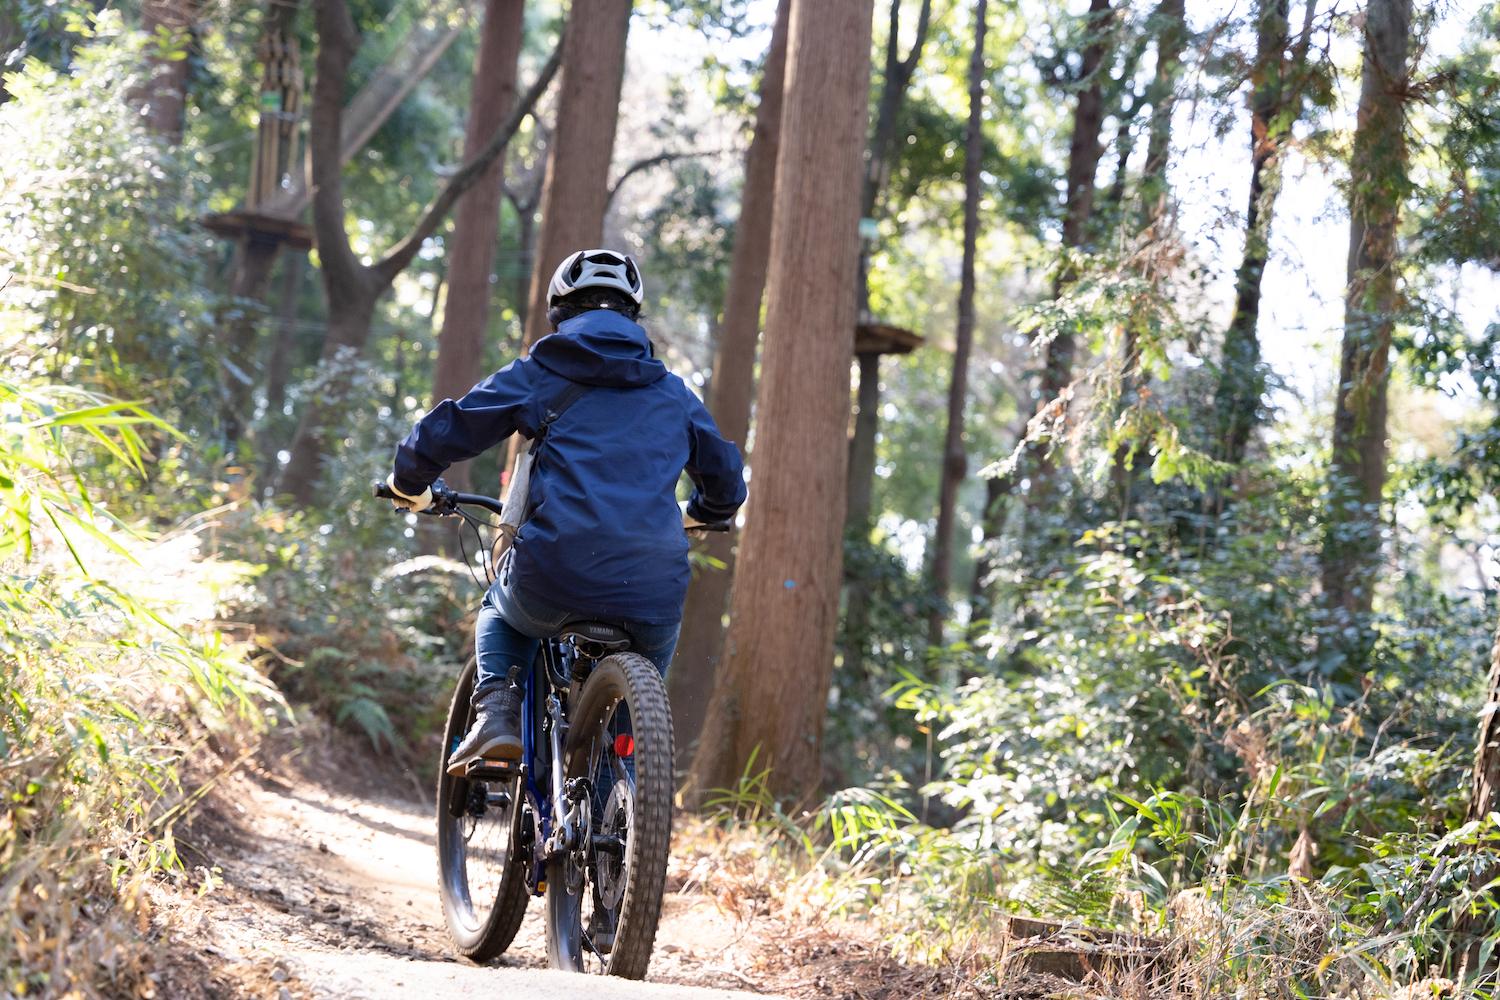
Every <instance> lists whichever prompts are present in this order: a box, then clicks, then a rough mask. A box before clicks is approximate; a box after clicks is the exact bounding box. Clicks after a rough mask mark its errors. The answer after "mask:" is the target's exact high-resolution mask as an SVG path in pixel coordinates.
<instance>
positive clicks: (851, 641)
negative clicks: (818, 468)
mask: <svg viewBox="0 0 1500 1000" xmlns="http://www.w3.org/2000/svg"><path fill="white" fill-rule="evenodd" d="M931 19H932V3H931V2H930V0H922V6H921V7H920V8H919V9H918V11H917V33H916V37H915V38H914V39H913V40H912V46H911V50H910V51H908V52H907V54H906V58H905V59H902V58H901V56H900V51H901V50H900V36H901V0H891V11H890V27H889V28H888V29H887V32H886V39H885V71H884V80H883V83H882V86H881V89H880V105H879V107H878V108H877V109H876V112H875V131H874V132H873V133H872V134H871V136H870V152H869V158H868V162H867V163H866V167H865V176H864V183H863V186H862V188H861V192H860V218H862V219H873V218H875V217H876V213H877V212H879V211H880V196H881V195H882V194H883V193H884V192H885V189H886V186H887V185H888V184H889V183H890V179H891V171H892V169H894V164H895V160H896V159H897V155H896V149H897V142H896V123H897V120H898V119H899V117H900V114H901V106H902V105H903V104H904V103H905V102H906V93H907V91H908V90H909V89H910V88H911V81H912V77H913V75H915V73H916V71H917V66H918V64H919V63H920V62H921V61H922V50H923V48H924V47H925V46H926V44H927V33H928V27H929V25H930V23H931ZM872 247H873V242H872V241H870V240H861V241H860V254H859V276H858V286H857V300H856V301H857V306H856V313H855V318H856V322H860V323H863V322H865V321H867V320H871V319H874V317H873V316H871V315H870V285H869V253H870V250H871V248H872ZM858 405H859V413H858V414H857V415H856V416H855V419H854V439H853V440H852V441H850V442H849V481H848V487H847V491H846V496H845V500H844V506H845V511H846V517H845V522H844V532H845V534H846V535H847V536H849V537H851V538H857V539H859V541H860V543H861V544H865V545H868V544H869V537H870V509H871V506H872V505H873V503H874V499H875V437H876V435H877V434H878V433H879V432H880V355H879V354H861V355H860V356H859V400H858ZM869 630H870V582H869V581H868V580H866V579H864V578H863V577H862V576H861V575H860V574H859V573H858V572H857V571H855V572H853V573H851V575H850V580H849V597H848V603H847V607H846V608H845V612H844V639H843V643H842V646H843V651H844V663H845V666H847V667H848V668H850V669H851V670H852V671H854V672H855V673H856V674H858V673H859V672H860V671H862V670H863V668H864V647H865V644H866V640H867V638H868V635H869Z"/></svg>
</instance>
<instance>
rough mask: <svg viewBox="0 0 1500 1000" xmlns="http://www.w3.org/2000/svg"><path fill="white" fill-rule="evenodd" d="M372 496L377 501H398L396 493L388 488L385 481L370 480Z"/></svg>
mask: <svg viewBox="0 0 1500 1000" xmlns="http://www.w3.org/2000/svg"><path fill="white" fill-rule="evenodd" d="M370 495H371V496H373V497H374V498H375V499H377V500H394V499H396V491H395V490H393V489H391V488H390V487H389V486H387V485H386V484H385V480H383V479H372V480H370Z"/></svg>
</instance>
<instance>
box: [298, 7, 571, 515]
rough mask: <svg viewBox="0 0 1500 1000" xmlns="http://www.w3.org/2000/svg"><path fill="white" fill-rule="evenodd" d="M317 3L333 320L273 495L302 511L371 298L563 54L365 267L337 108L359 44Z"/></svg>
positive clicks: (532, 101) (506, 135)
mask: <svg viewBox="0 0 1500 1000" xmlns="http://www.w3.org/2000/svg"><path fill="white" fill-rule="evenodd" d="M315 6H316V10H317V24H318V43H319V44H318V66H317V83H316V85H315V86H314V88H313V101H312V122H311V128H310V130H309V140H308V141H309V146H310V148H311V153H312V181H313V188H314V191H315V193H314V196H313V226H314V228H315V229H316V231H317V235H318V256H319V259H320V260H321V262H322V268H321V270H322V273H323V286H324V289H325V291H326V293H327V296H328V315H329V322H328V334H327V339H326V340H325V341H324V343H323V353H322V357H321V358H320V359H319V362H318V366H319V374H320V377H321V378H322V379H323V386H322V388H321V390H320V391H319V392H318V393H317V395H316V396H315V397H314V398H313V399H312V400H311V401H309V403H308V405H307V407H306V409H305V410H304V411H303V413H302V416H301V419H300V420H299V422H298V424H297V433H296V435H295V436H294V437H293V438H292V443H291V446H290V448H289V449H288V450H289V451H290V452H291V459H290V460H289V461H288V462H287V464H286V468H284V469H283V470H282V471H281V475H280V477H279V478H278V479H277V483H276V489H275V492H276V493H278V494H290V495H291V497H292V499H293V501H294V502H296V503H297V504H299V505H306V504H309V503H311V502H312V500H313V496H314V493H315V491H316V488H317V482H318V473H319V472H320V471H321V469H322V465H323V437H324V430H325V428H326V427H328V426H329V424H330V423H332V422H334V421H335V420H336V419H337V417H338V416H339V414H340V413H341V412H342V410H343V408H344V406H345V405H346V397H347V394H348V388H349V383H350V379H351V378H352V376H353V373H354V370H355V368H356V366H357V364H358V358H359V354H360V352H361V351H362V350H363V349H364V345H365V341H366V340H368V339H369V336H370V320H371V317H373V316H374V313H375V302H376V300H377V299H378V298H379V297H380V296H381V295H383V294H384V293H385V292H386V290H387V289H389V288H390V287H391V282H392V281H394V280H395V279H396V275H398V274H400V273H401V272H402V271H403V270H405V269H406V266H407V265H408V264H410V263H411V261H412V258H413V257H415V256H416V254H417V250H418V249H420V248H421V246H422V242H423V241H424V240H425V239H426V238H427V237H428V236H430V235H432V233H433V232H434V231H435V230H436V229H437V227H438V225H439V223H441V222H442V220H443V219H444V218H446V217H447V215H448V212H449V211H450V210H451V209H452V208H453V205H454V203H455V202H456V201H457V200H458V199H459V198H461V197H462V196H463V195H464V193H465V192H467V191H468V190H469V189H470V188H471V187H472V186H473V185H474V184H475V183H476V182H478V180H479V178H480V177H482V176H483V175H484V172H485V171H486V170H488V169H489V168H490V166H491V165H492V164H493V163H494V162H495V161H496V160H497V159H498V158H499V157H500V154H501V153H503V152H504V151H505V146H506V144H507V143H508V142H509V141H510V138H511V136H513V135H515V132H516V129H517V128H518V127H519V126H520V124H521V121H522V120H523V119H524V118H525V117H526V116H527V115H529V114H530V113H531V109H532V108H534V107H535V106H536V102H537V100H538V99H539V98H540V97H541V95H542V93H543V92H544V91H545V90H546V89H547V87H548V85H549V84H550V83H551V81H552V77H553V76H554V75H555V74H556V72H557V68H558V65H559V60H560V58H561V52H560V51H555V52H553V54H552V58H551V59H549V60H548V62H547V65H546V66H544V67H543V68H542V71H541V73H540V74H539V75H538V77H537V79H536V81H535V82H534V83H533V84H532V85H531V87H530V89H528V90H527V92H526V95H525V96H524V97H523V98H522V99H521V100H520V101H518V102H516V106H515V107H514V108H513V109H512V110H511V112H510V114H509V115H507V116H506V118H505V120H504V122H503V123H502V124H501V125H500V127H499V128H497V129H496V130H495V134H494V135H492V136H490V139H489V141H488V142H487V143H485V145H484V148H483V149H482V150H481V151H480V152H479V153H478V154H477V155H476V156H474V157H473V158H471V159H469V160H467V161H466V162H465V163H464V165H463V166H461V167H460V168H459V169H458V170H457V171H456V172H454V174H453V175H452V176H451V177H450V178H449V179H448V181H447V183H445V184H444V185H443V187H442V189H441V190H440V191H439V192H438V196H437V197H436V198H435V199H433V202H432V204H431V205H429V206H427V209H426V210H425V211H424V212H423V213H422V218H421V221H419V222H418V223H417V225H416V227H415V228H413V229H412V231H411V232H410V233H408V234H407V235H406V237H405V238H404V239H402V240H401V242H400V243H398V244H396V245H395V246H394V247H392V248H391V249H390V250H388V251H387V252H386V253H385V255H384V256H382V257H381V258H380V259H379V260H377V261H376V262H375V263H374V264H368V265H367V264H362V263H360V261H359V258H358V257H356V256H355V253H354V250H353V248H352V247H351V246H350V245H349V234H348V232H347V231H345V229H344V216H345V209H344V197H343V180H342V177H341V169H340V168H341V166H342V160H341V157H340V142H339V119H340V112H341V110H342V109H341V103H342V98H343V93H344V88H345V86H346V84H347V81H348V76H349V62H350V60H351V59H352V58H353V56H354V52H355V50H356V49H357V48H358V47H359V37H358V35H357V33H356V32H355V30H354V23H353V21H351V20H350V18H349V10H348V7H347V6H346V4H345V0H317V3H316V5H315Z"/></svg>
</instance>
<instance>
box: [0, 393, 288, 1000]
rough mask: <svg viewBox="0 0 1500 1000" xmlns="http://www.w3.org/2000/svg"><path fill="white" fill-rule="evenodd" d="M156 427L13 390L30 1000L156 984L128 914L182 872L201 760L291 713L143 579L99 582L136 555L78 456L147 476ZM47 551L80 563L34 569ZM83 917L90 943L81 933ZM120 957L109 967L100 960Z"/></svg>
mask: <svg viewBox="0 0 1500 1000" xmlns="http://www.w3.org/2000/svg"><path fill="white" fill-rule="evenodd" d="M142 425H147V426H152V425H154V426H157V427H160V426H161V424H160V421H158V420H157V419H156V418H154V417H152V416H150V415H149V414H147V413H146V412H145V411H143V410H142V409H141V408H140V407H138V406H135V405H132V404H123V403H118V402H114V401H110V400H107V399H104V398H102V397H98V396H95V395H92V394H89V393H86V392H83V391H82V390H78V389H73V388H70V387H42V386H39V387H35V388H23V387H21V386H17V385H15V384H12V383H6V382H0V761H3V765H0V802H3V803H4V805H3V812H0V871H4V873H5V878H4V880H3V882H0V908H3V912H4V913H5V918H4V924H5V926H4V929H3V931H0V976H3V982H4V988H5V989H6V991H7V992H9V993H13V994H15V995H45V994H47V992H48V990H49V985H48V984H49V981H50V975H51V970H53V969H54V968H55V966H54V962H60V963H63V964H64V965H66V966H69V967H71V968H73V969H75V970H77V972H78V977H79V978H78V979H77V980H75V981H74V984H75V985H76V984H83V985H88V984H90V983H91V982H92V978H91V977H93V976H100V977H111V976H112V977H113V978H114V981H115V982H116V984H117V985H118V984H121V983H132V982H135V981H136V980H137V978H138V977H143V976H144V974H145V969H144V968H143V966H142V964H141V962H140V961H138V959H139V956H140V955H142V954H143V953H144V951H145V950H146V948H145V945H144V944H143V943H142V941H141V939H140V937H138V936H137V934H136V933H135V932H134V931H133V929H132V927H131V924H130V922H129V919H128V918H129V914H130V911H132V910H136V911H137V912H138V913H139V914H141V916H142V920H144V913H145V910H144V906H145V904H144V902H143V898H142V892H143V890H144V888H145V884H146V880H147V879H148V878H149V877H150V876H151V875H152V874H153V873H156V872H159V871H163V870H166V869H172V868H176V867H177V866H178V860H177V856H176V851H175V847H174V843H173V839H172V828H173V824H174V823H176V822H178V821H179V820H180V819H181V818H182V817H183V816H184V815H185V814H186V812H187V811H188V809H189V808H190V807H191V805H192V803H193V801H195V798H196V795H197V794H198V793H197V792H195V793H194V795H192V796H189V795H188V794H187V789H186V788H184V783H183V779H182V775H181V768H182V766H183V764H184V762H185V760H187V758H188V757H189V756H190V755H192V756H193V757H194V759H195V761H201V759H202V758H203V757H204V756H205V751H204V750H203V749H202V748H203V745H204V744H205V742H210V741H211V742H213V743H214V745H215V746H216V747H217V748H218V749H219V750H220V751H221V752H222V753H223V754H225V755H229V756H228V759H221V760H220V761H219V765H220V766H222V765H224V764H229V765H230V766H232V764H233V763H236V761H234V759H233V756H232V755H230V751H229V749H228V748H229V747H231V746H233V745H234V743H235V742H236V739H237V737H238V736H239V734H240V733H242V732H245V731H247V730H248V729H251V728H257V727H259V726H261V725H264V724H265V722H267V721H274V720H275V714H274V711H267V706H269V707H270V708H271V709H273V710H274V709H275V708H276V707H277V706H282V707H284V705H283V704H282V703H281V701H280V696H279V695H278V694H277V692H276V690H275V689H274V688H273V687H271V686H270V685H269V684H267V683H266V681H265V679H264V678H262V677H261V676H260V675H259V674H257V673H256V672H255V671H254V670H253V669H251V668H250V667H249V666H248V665H247V664H246V663H245V662H244V660H243V658H242V657H241V655H240V651H239V650H237V649H235V648H234V647H232V646H229V645H227V644H225V643H224V642H223V639H222V637H221V636H220V635H219V634H218V633H210V634H209V635H207V636H206V637H205V636H199V637H193V638H190V637H189V636H187V635H184V634H182V633H180V632H178V631H176V630H175V629H174V628H173V627H172V626H171V625H169V624H168V623H167V622H166V621H165V619H164V618H163V617H162V615H161V614H160V613H159V612H158V611H157V610H155V609H153V608H152V607H151V606H150V605H149V604H148V603H147V602H145V601H144V600H142V599H141V598H140V597H139V596H138V592H137V586H139V584H140V581H139V580H133V581H129V582H127V581H125V580H124V579H122V577H123V576H128V574H120V573H114V574H111V577H112V582H110V583H105V582H103V581H101V580H98V579H95V578H93V577H92V576H90V575H89V569H88V562H87V561H86V559H85V556H84V554H83V553H84V552H85V551H94V552H96V553H103V554H105V555H108V554H110V553H113V554H114V555H117V556H119V557H121V558H123V559H124V560H127V561H133V557H132V555H131V553H130V552H129V551H127V549H126V548H125V545H127V544H129V539H128V538H127V537H125V536H123V535H113V536H112V535H111V534H107V532H110V531H111V523H112V522H113V518H112V517H111V516H110V515H109V514H108V512H107V511H105V510H104V508H103V507H102V505H100V504H99V503H98V502H96V501H95V500H94V499H92V498H91V496H90V494H89V492H88V488H87V484H86V482H85V481H84V480H83V479H82V478H80V475H79V468H80V465H83V466H86V465H87V463H81V462H79V461H78V456H79V455H80V454H84V453H86V452H87V451H88V450H98V451H103V452H106V453H108V454H109V455H110V456H112V458H113V460H114V461H116V462H118V463H120V464H121V465H125V466H130V467H134V468H136V469H137V470H138V471H139V469H140V466H141V458H142V452H143V444H144V442H143V441H142V439H141V438H140V437H139V435H138V433H137V430H136V428H137V427H140V426H142ZM114 523H117V522H114ZM43 537H46V538H49V539H51V540H53V541H55V542H57V543H60V544H63V545H64V546H65V548H66V550H67V552H68V553H69V556H70V557H71V561H72V565H68V563H67V562H64V563H62V564H61V565H55V564H52V563H49V562H38V563H32V562H31V561H30V560H31V557H32V555H33V553H35V552H36V551H37V550H38V549H39V544H38V540H39V539H40V538H43ZM142 573H144V571H142ZM210 884H211V876H209V877H208V879H207V880H206V881H205V882H204V888H205V889H206V888H208V887H209V886H210ZM85 904H87V906H88V907H92V908H93V909H94V910H95V911H96V913H95V914H94V916H93V917H92V918H91V920H92V921H93V923H94V925H95V928H94V930H93V931H92V932H90V933H84V932H83V931H84V930H86V928H83V929H80V927H79V926H77V925H76V924H75V922H76V921H77V919H78V916H77V914H78V908H79V907H80V906H83V905H85ZM85 912H88V910H87V908H86V909H85ZM140 930H142V931H143V930H145V924H144V923H141V925H140ZM41 941H51V942H52V944H50V945H47V946H45V947H41V948H37V947H35V946H34V943H36V942H41ZM27 942H32V943H33V946H32V947H28V946H27ZM109 948H115V949H117V950H116V951H115V953H114V954H115V956H116V962H115V963H113V964H112V965H111V966H110V967H109V968H106V967H104V966H103V965H101V964H100V963H98V962H97V961H96V959H97V957H98V955H100V954H102V953H103V952H104V950H107V949H109ZM90 949H93V950H92V951H91V950H90ZM111 970H113V971H111ZM140 982H145V980H144V979H143V978H141V979H140ZM54 985H56V984H54ZM54 995H55V994H54Z"/></svg>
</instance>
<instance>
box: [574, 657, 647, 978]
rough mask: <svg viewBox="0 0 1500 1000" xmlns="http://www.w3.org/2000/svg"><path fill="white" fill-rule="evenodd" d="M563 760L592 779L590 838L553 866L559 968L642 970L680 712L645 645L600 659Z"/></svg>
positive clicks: (624, 973)
mask: <svg viewBox="0 0 1500 1000" xmlns="http://www.w3.org/2000/svg"><path fill="white" fill-rule="evenodd" d="M570 714H571V716H572V719H571V723H570V725H569V729H568V741H567V745H566V746H565V747H564V750H563V766H564V768H565V770H566V773H567V775H568V777H569V778H570V779H573V778H587V779H588V781H589V788H590V795H589V800H590V807H591V808H590V810H589V811H590V813H591V821H590V829H589V831H588V836H587V838H585V843H583V844H582V845H580V846H579V848H578V850H576V851H574V852H570V853H569V854H568V855H567V856H565V857H560V858H555V859H553V861H552V862H550V863H549V865H548V875H547V925H548V926H547V953H548V958H549V959H550V961H551V964H552V966H553V967H554V968H559V969H565V970H568V971H573V972H595V973H604V974H607V975H611V976H621V977H623V978H626V979H642V978H644V977H645V975H646V967H647V966H648V965H649V964H650V962H651V947H652V944H653V943H654V942H655V940H656V925H657V922H658V920H660V918H661V901H662V894H663V892H664V891H665V889H666V881H667V856H668V852H669V850H670V848H671V840H672V712H671V710H670V709H669V708H668V706H667V691H666V687H665V685H663V684H662V680H661V675H660V674H659V673H657V670H656V667H655V666H653V665H652V663H651V661H650V660H648V659H646V658H645V657H644V656H641V655H639V654H637V653H617V654H615V655H614V656H609V657H605V658H604V659H603V660H601V661H599V664H598V665H597V666H596V667H594V670H593V672H592V673H591V674H590V675H589V679H588V681H587V682H585V684H584V686H583V689H582V690H581V691H580V692H579V694H578V699H577V704H576V705H575V706H574V707H573V711H572V712H571V713H570Z"/></svg>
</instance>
